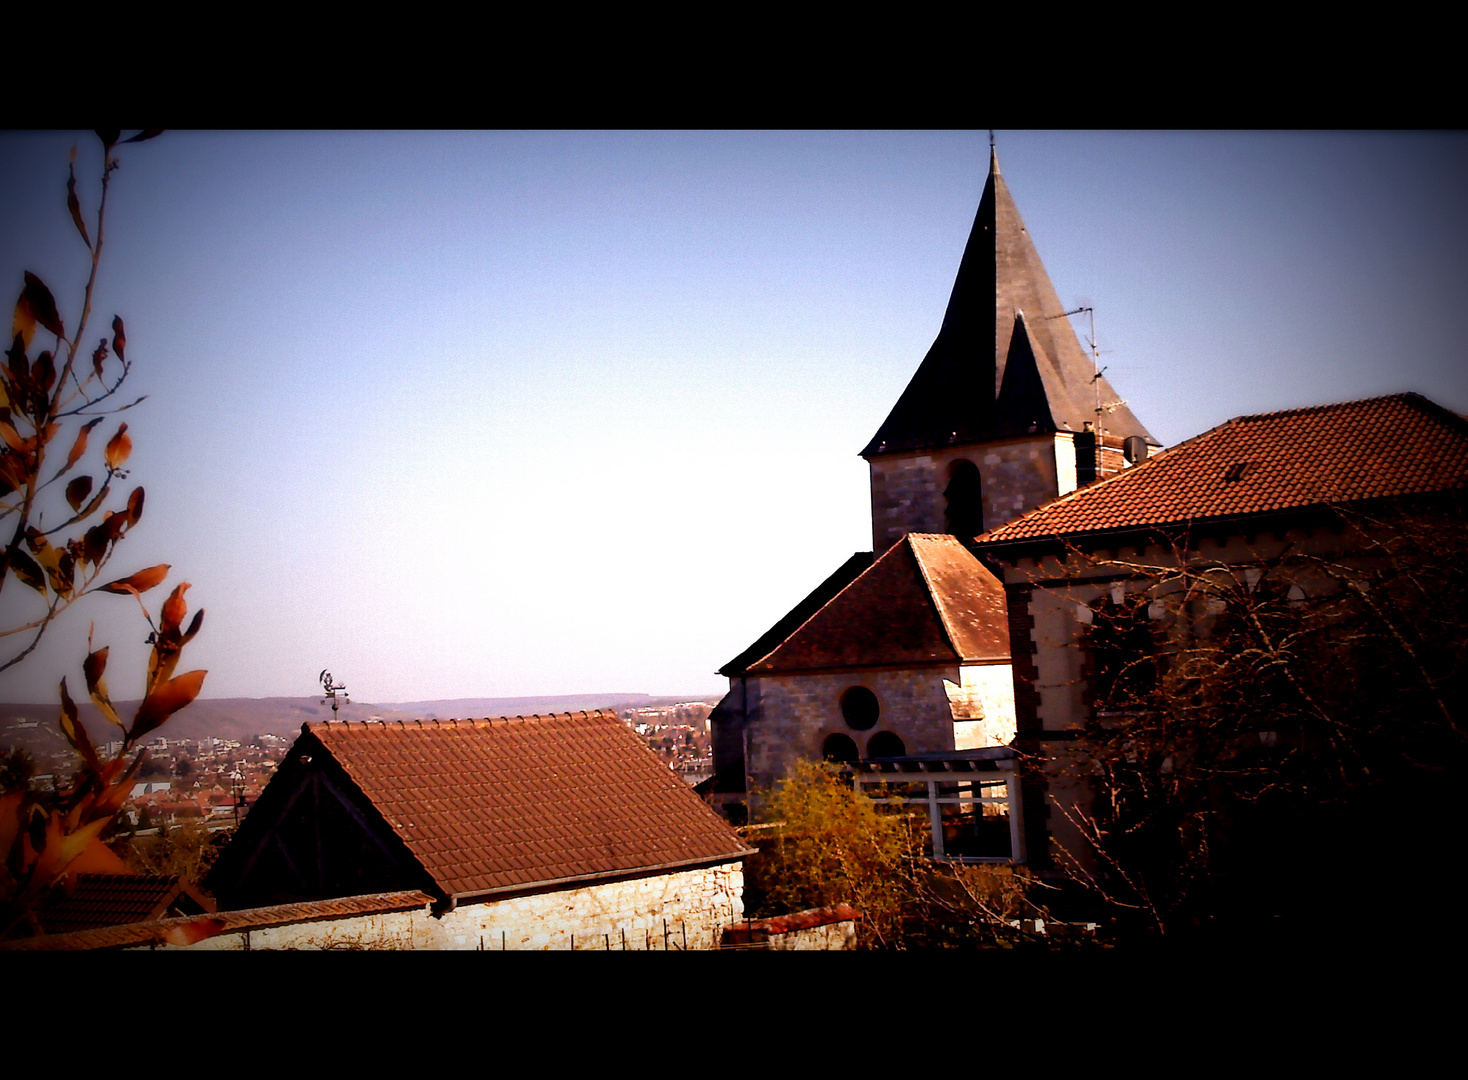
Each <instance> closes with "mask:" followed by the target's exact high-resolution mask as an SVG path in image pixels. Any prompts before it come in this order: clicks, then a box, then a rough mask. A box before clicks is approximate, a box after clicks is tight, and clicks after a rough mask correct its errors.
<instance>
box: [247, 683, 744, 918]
mask: <svg viewBox="0 0 1468 1080" xmlns="http://www.w3.org/2000/svg"><path fill="white" fill-rule="evenodd" d="M289 761H290V764H291V773H290V774H287V775H278V776H277V778H276V780H273V781H272V782H271V786H270V788H267V791H266V794H265V795H262V797H261V800H260V803H259V804H257V806H256V808H255V810H254V811H253V812H252V813H251V815H250V817H249V818H247V819H246V822H245V825H244V826H242V827H241V835H240V836H239V837H238V838H237V839H236V841H235V843H234V844H231V847H230V850H229V851H227V852H226V855H229V856H231V858H230V860H229V862H228V863H225V859H224V857H221V863H222V864H225V865H224V867H223V869H222V870H221V872H220V874H221V880H226V881H229V882H230V883H231V885H230V891H231V893H232V895H233V896H235V897H247V898H249V900H250V901H251V902H254V903H261V902H265V900H264V899H263V897H264V896H265V895H266V894H267V892H268V891H269V889H270V888H276V889H278V885H277V884H276V883H278V882H282V881H284V882H287V883H290V882H293V881H296V880H298V879H303V880H304V881H305V882H306V883H307V885H308V886H310V887H311V888H312V889H313V890H314V891H316V892H317V893H318V894H319V893H320V891H321V890H323V889H324V890H327V893H326V895H355V894H356V893H362V892H369V891H379V892H386V891H395V890H401V889H408V888H423V889H425V890H426V891H428V892H431V893H434V894H435V895H438V896H439V897H441V898H444V899H449V898H452V899H454V900H459V899H466V898H472V897H478V896H488V895H501V894H510V893H515V892H525V891H537V890H544V889H547V888H554V887H560V886H564V885H567V884H571V883H577V882H591V881H602V880H610V879H613V878H617V877H626V876H637V875H648V874H655V873H661V872H665V871H667V870H670V869H673V868H682V867H695V866H708V865H716V864H721V863H727V862H733V861H737V860H739V859H741V858H743V857H744V856H745V855H746V854H748V849H747V848H745V846H744V845H743V844H742V843H741V842H740V841H739V839H738V838H737V837H736V836H735V835H734V834H733V833H732V832H731V831H730V829H729V827H728V826H727V825H726V824H725V823H724V822H723V821H721V820H720V819H719V818H718V817H717V816H716V815H715V814H714V813H713V812H712V811H711V810H709V809H708V807H707V806H705V805H704V804H703V803H702V801H700V800H699V798H698V797H697V796H696V795H694V794H693V793H692V791H690V790H689V789H688V787H687V786H686V785H685V784H684V783H683V782H682V781H681V780H679V779H678V778H677V777H676V776H675V775H673V774H672V773H671V772H670V771H669V770H668V769H667V767H666V766H665V765H663V763H662V762H661V761H660V760H659V759H658V758H657V756H656V755H655V754H653V753H652V751H651V750H649V749H648V748H647V747H646V746H645V745H644V744H643V743H642V741H641V740H640V739H639V738H638V737H637V735H636V734H635V733H634V732H632V731H631V730H630V729H628V728H627V726H626V725H625V724H623V723H622V721H621V720H619V719H618V718H617V716H616V714H615V713H613V712H611V711H609V710H603V711H599V712H592V713H563V714H553V715H550V716H531V717H516V718H514V719H500V720H475V721H457V720H449V721H436V720H435V721H427V722H422V723H419V722H410V723H378V722H373V723H366V724H360V723H358V724H344V723H327V724H318V725H306V726H305V727H304V728H303V732H302V735H301V738H300V739H299V740H298V741H297V744H296V747H295V748H293V750H292V752H291V756H290V759H289ZM313 767H314V768H313ZM277 784H278V785H280V786H279V789H278V791H277ZM267 796H269V798H268V799H267ZM262 809H264V810H265V811H266V812H265V814H264V815H263V817H262V819H261V821H260V823H259V824H256V815H257V814H259V813H260V812H261V810H262ZM236 845H239V848H240V851H239V853H238V854H235V853H234V848H235V847H236ZM318 850H319V851H322V852H329V854H320V855H317V852H318ZM313 857H314V858H315V859H316V862H313V861H312V859H313ZM318 866H319V868H320V869H319V872H318V873H317V876H316V877H314V878H313V877H312V876H311V873H312V871H313V870H315V869H316V868H317V867H318ZM384 879H386V882H385V881H384ZM373 886H375V887H373Z"/></svg>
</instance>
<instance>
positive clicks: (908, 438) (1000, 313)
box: [862, 146, 1156, 457]
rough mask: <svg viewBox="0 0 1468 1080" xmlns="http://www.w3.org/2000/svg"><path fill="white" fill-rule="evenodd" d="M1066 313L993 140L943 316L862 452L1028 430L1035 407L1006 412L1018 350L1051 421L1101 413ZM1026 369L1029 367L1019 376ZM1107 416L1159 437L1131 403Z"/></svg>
mask: <svg viewBox="0 0 1468 1080" xmlns="http://www.w3.org/2000/svg"><path fill="white" fill-rule="evenodd" d="M1021 312H1024V313H1026V314H1025V318H1024V320H1023V321H1024V325H1025V326H1026V337H1027V342H1026V345H1025V346H1024V347H1022V348H1020V349H1019V350H1018V352H1013V350H1012V349H1011V340H1012V338H1013V336H1014V333H1015V328H1016V326H1017V325H1018V324H1019V322H1020V320H1019V318H1018V316H1019V314H1020V313H1021ZM1064 314H1065V308H1063V307H1062V306H1061V304H1060V300H1059V298H1058V297H1057V296H1056V293H1055V287H1054V286H1053V285H1051V284H1050V277H1049V275H1048V274H1046V272H1045V267H1044V264H1043V263H1041V262H1040V255H1039V253H1038V252H1037V251H1036V250H1035V245H1034V244H1033V242H1031V240H1030V235H1029V232H1028V230H1026V228H1025V225H1024V221H1023V220H1022V219H1021V218H1020V216H1019V210H1018V208H1017V207H1016V206H1015V205H1014V198H1013V197H1012V196H1011V195H1010V193H1009V187H1008V185H1007V184H1005V182H1004V177H1003V176H1002V175H1001V174H1000V172H999V156H998V154H997V153H996V152H995V151H994V149H993V147H992V146H991V147H990V150H989V178H988V180H987V181H986V182H985V184H984V193H983V195H982V197H981V198H980V199H979V210H978V213H977V214H976V215H975V216H974V224H973V228H972V229H971V230H970V232H969V238H968V244H967V246H965V248H964V251H963V258H962V259H961V260H960V262H959V265H958V274H957V276H956V277H955V279H954V282H953V292H952V294H951V295H950V296H949V299H948V310H947V312H945V314H944V316H943V326H942V328H941V329H940V330H939V331H938V336H937V338H936V339H935V340H934V341H933V345H932V347H931V348H930V349H929V350H928V354H927V356H926V357H924V358H923V362H922V364H921V365H920V366H919V367H918V370H917V373H916V374H915V375H913V377H912V381H911V382H909V383H908V385H907V389H906V390H904V391H903V392H902V396H901V397H900V398H898V399H897V404H896V405H895V406H893V408H892V412H891V413H889V414H888V416H887V419H886V420H885V421H884V422H883V424H882V426H881V428H879V429H878V431H877V434H876V435H875V436H873V438H872V441H871V442H869V443H868V444H867V446H866V449H864V450H863V451H862V456H863V457H871V456H873V455H875V454H884V453H894V452H897V451H901V450H918V449H934V448H937V447H942V446H951V445H954V444H957V443H967V442H981V441H984V440H988V439H995V438H1003V437H1006V436H1008V435H1014V434H1023V433H1025V432H1026V431H1027V430H1028V428H1029V422H1030V419H1031V417H1029V416H1025V417H1020V416H1009V415H1007V413H1006V404H1009V403H1016V399H1014V394H1018V390H1016V391H1014V392H1013V394H1011V396H1010V398H1009V399H1006V398H1005V396H1004V394H1003V393H1002V390H1003V387H1004V383H1005V369H1006V367H1007V365H1008V363H1009V361H1010V358H1011V355H1012V353H1013V355H1014V356H1015V357H1016V358H1017V359H1020V361H1021V362H1022V363H1024V364H1026V365H1032V366H1033V367H1034V370H1035V373H1036V374H1038V376H1039V383H1040V386H1039V390H1038V392H1040V393H1041V394H1042V395H1043V398H1044V402H1043V404H1044V405H1045V406H1046V408H1047V409H1048V412H1049V414H1050V417H1051V423H1052V424H1053V427H1051V428H1050V430H1052V431H1054V430H1060V431H1081V430H1083V425H1084V424H1085V422H1086V421H1088V420H1089V421H1094V420H1095V419H1096V413H1095V408H1096V405H1095V402H1096V389H1095V384H1094V383H1093V381H1092V376H1093V374H1094V370H1093V367H1092V363H1091V360H1090V358H1089V357H1088V356H1087V355H1086V353H1085V351H1084V350H1082V348H1081V345H1080V342H1079V341H1078V340H1077V339H1076V336H1075V331H1074V329H1073V328H1072V327H1071V325H1070V322H1069V320H1068V319H1066V318H1065V317H1064ZM1028 379H1029V376H1028V375H1026V376H1025V377H1024V379H1023V380H1020V381H1027V380H1028ZM1016 385H1018V383H1016ZM1118 400H1119V395H1117V394H1116V392H1115V391H1114V390H1112V389H1111V386H1110V385H1109V384H1108V383H1107V382H1106V380H1105V378H1104V377H1103V378H1102V380H1101V401H1102V403H1103V404H1105V405H1108V406H1109V405H1111V404H1112V403H1113V402H1116V401H1118ZM1023 401H1024V404H1025V405H1026V407H1027V409H1028V410H1029V411H1031V412H1033V411H1034V405H1035V404H1036V403H1035V402H1033V401H1031V400H1030V396H1029V395H1026V396H1025V397H1024V399H1023ZM1104 420H1105V429H1106V432H1107V434H1108V435H1117V436H1121V437H1125V436H1128V435H1141V436H1143V437H1145V438H1147V440H1148V441H1149V442H1154V443H1155V442H1156V440H1155V439H1153V438H1152V437H1151V435H1150V434H1149V433H1148V431H1147V429H1146V428H1144V427H1143V426H1142V425H1141V423H1140V422H1139V421H1138V420H1137V418H1136V417H1135V416H1133V415H1132V413H1131V410H1130V409H1128V408H1127V407H1126V406H1125V405H1120V406H1116V407H1115V408H1112V409H1110V410H1109V411H1108V412H1107V413H1106V415H1105V418H1104Z"/></svg>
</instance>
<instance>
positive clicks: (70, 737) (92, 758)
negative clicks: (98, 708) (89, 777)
mask: <svg viewBox="0 0 1468 1080" xmlns="http://www.w3.org/2000/svg"><path fill="white" fill-rule="evenodd" d="M61 734H63V735H65V736H66V741H67V742H69V743H71V746H72V749H74V750H75V751H76V752H77V753H78V754H80V755H81V756H82V760H83V761H85V762H86V763H87V766H88V767H89V768H90V769H91V770H92V771H93V772H101V771H102V762H101V761H99V760H98V758H97V751H96V750H95V749H94V748H93V747H92V740H91V738H90V737H89V736H88V735H87V729H86V728H84V727H82V725H81V722H80V721H79V720H78V719H77V712H76V705H75V704H73V703H72V700H71V695H70V694H69V693H67V692H66V679H64V678H63V679H62V680H61Z"/></svg>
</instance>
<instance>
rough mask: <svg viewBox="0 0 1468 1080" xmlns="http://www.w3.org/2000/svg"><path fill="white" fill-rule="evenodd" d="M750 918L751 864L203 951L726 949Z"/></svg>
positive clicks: (319, 924)
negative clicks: (730, 933) (735, 928)
mask: <svg viewBox="0 0 1468 1080" xmlns="http://www.w3.org/2000/svg"><path fill="white" fill-rule="evenodd" d="M743 917H744V869H743V863H737V862H736V863H726V864H725V865H723V866H714V867H705V868H700V869H695V870H683V871H679V872H676V873H669V874H659V875H655V876H651V877H642V878H634V879H631V880H629V881H614V882H608V883H606V884H602V885H592V886H588V887H585V888H579V889H563V890H559V891H555V892H546V893H538V894H536V895H534V896H523V897H516V898H513V899H508V900H494V901H490V902H489V903H483V904H473V903H467V904H462V905H460V906H459V907H458V908H456V909H455V910H453V911H451V912H448V913H447V914H445V915H443V916H442V917H440V918H435V917H434V916H432V915H430V914H429V913H428V912H427V911H426V910H423V909H416V910H413V911H398V912H390V913H387V914H382V915H367V916H353V917H347V918H341V919H326V920H320V921H316V922H307V923H296V924H292V925H289V926H278V927H270V928H267V929H255V930H251V931H249V932H248V934H246V933H243V932H240V933H230V934H220V935H219V936H217V937H213V938H206V939H205V940H203V941H200V942H198V943H196V944H194V945H191V946H189V948H192V949H195V950H220V949H223V950H241V949H252V950H253V949H303V950H317V949H429V950H477V949H480V948H481V947H482V948H483V949H484V950H485V951H486V952H487V951H491V950H494V951H499V950H500V949H501V947H503V948H504V949H505V950H506V951H527V950H528V951H547V950H560V949H569V948H570V947H571V938H572V935H574V936H575V939H576V948H577V949H605V948H606V947H607V945H608V943H610V946H611V948H613V949H619V948H621V947H622V942H623V940H624V938H623V934H624V933H625V940H626V943H627V948H629V949H637V950H642V949H646V948H648V947H649V943H650V944H651V947H652V948H653V949H662V948H663V947H664V941H665V938H664V920H666V924H667V925H666V928H667V931H668V936H667V938H666V941H667V946H668V947H669V948H671V949H681V948H683V944H684V941H685V935H686V941H687V947H688V948H689V949H690V950H693V949H712V948H717V947H718V942H719V935H720V933H721V932H722V930H723V928H724V927H725V926H727V925H729V924H730V923H734V922H737V921H739V920H740V919H741V918H743Z"/></svg>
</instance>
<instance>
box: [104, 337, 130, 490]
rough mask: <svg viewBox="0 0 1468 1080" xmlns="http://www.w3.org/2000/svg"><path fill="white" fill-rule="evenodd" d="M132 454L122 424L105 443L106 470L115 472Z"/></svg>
mask: <svg viewBox="0 0 1468 1080" xmlns="http://www.w3.org/2000/svg"><path fill="white" fill-rule="evenodd" d="M117 352H118V355H119V356H121V355H122V350H121V349H118V350H117ZM132 452H133V440H132V437H131V436H130V435H128V433H127V425H126V424H122V425H121V426H119V427H118V429H117V434H116V435H114V436H112V438H111V439H110V440H109V441H108V443H107V453H106V456H105V459H104V460H105V461H106V462H107V468H108V469H110V470H111V471H113V472H116V471H117V470H118V468H119V467H121V465H122V463H123V462H124V461H126V460H127V458H128V455H129V454H131V453H132Z"/></svg>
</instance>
